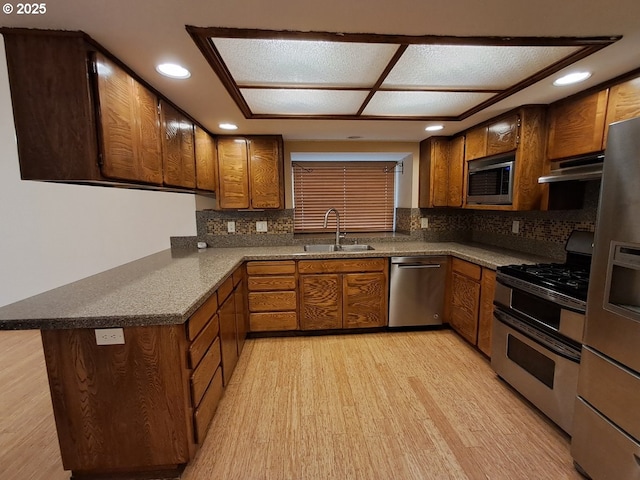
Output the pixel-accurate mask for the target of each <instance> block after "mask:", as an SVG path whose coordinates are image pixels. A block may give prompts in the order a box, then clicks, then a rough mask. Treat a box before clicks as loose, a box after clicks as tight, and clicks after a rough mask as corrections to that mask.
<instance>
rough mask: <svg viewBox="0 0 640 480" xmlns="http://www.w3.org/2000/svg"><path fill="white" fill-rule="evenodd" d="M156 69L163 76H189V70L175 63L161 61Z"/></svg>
mask: <svg viewBox="0 0 640 480" xmlns="http://www.w3.org/2000/svg"><path fill="white" fill-rule="evenodd" d="M156 70H157V71H158V72H159V73H161V74H162V75H164V76H165V77H171V78H189V77H190V76H191V72H190V71H189V70H187V69H186V68H184V67H182V66H180V65H176V64H175V63H161V64H160V65H158V66H157V67H156Z"/></svg>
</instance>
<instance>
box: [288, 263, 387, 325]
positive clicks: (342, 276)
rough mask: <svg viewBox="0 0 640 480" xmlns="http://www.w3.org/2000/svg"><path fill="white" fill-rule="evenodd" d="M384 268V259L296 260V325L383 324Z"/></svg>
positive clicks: (385, 298) (385, 320)
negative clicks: (297, 309) (297, 317)
mask: <svg viewBox="0 0 640 480" xmlns="http://www.w3.org/2000/svg"><path fill="white" fill-rule="evenodd" d="M388 270H389V268H388V260H387V259H384V258H374V259H343V260H301V261H299V262H298V274H299V280H298V283H299V297H300V328H301V329H302V330H326V329H340V328H367V327H382V326H385V325H387V316H388V298H389V280H388Z"/></svg>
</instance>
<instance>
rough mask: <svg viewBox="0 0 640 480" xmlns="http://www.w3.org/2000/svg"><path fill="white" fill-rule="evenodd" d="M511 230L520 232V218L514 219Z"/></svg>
mask: <svg viewBox="0 0 640 480" xmlns="http://www.w3.org/2000/svg"><path fill="white" fill-rule="evenodd" d="M511 232H512V233H520V221H519V220H514V221H513V224H512V225H511Z"/></svg>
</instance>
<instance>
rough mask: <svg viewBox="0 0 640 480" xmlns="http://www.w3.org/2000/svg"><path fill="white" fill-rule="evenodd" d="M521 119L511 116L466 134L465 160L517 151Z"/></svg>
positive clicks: (515, 115)
mask: <svg viewBox="0 0 640 480" xmlns="http://www.w3.org/2000/svg"><path fill="white" fill-rule="evenodd" d="M519 127H520V117H519V116H518V115H517V114H511V115H509V116H508V117H504V118H501V119H500V120H498V121H495V122H493V123H490V124H488V125H483V126H480V127H475V128H472V129H471V130H469V131H467V133H466V135H465V136H466V152H465V156H464V159H465V160H467V161H468V160H475V159H477V158H482V157H488V156H491V155H496V154H498V153H504V152H509V151H511V150H515V149H516V147H517V146H518V141H519V131H518V130H519Z"/></svg>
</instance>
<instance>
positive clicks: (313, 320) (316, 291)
mask: <svg viewBox="0 0 640 480" xmlns="http://www.w3.org/2000/svg"><path fill="white" fill-rule="evenodd" d="M299 291H300V328H301V329H302V330H325V329H334V328H342V276H341V275H339V274H316V275H300V289H299Z"/></svg>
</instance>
